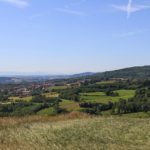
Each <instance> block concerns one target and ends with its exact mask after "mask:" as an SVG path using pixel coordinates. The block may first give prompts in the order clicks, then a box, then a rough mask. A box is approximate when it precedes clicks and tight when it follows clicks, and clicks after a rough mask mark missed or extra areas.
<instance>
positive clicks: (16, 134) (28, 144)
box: [0, 113, 150, 150]
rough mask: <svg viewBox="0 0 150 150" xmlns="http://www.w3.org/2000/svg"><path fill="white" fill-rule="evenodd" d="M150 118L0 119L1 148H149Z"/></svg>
mask: <svg viewBox="0 0 150 150" xmlns="http://www.w3.org/2000/svg"><path fill="white" fill-rule="evenodd" d="M149 147H150V119H149V118H133V117H126V116H125V117H116V116H113V117H91V116H88V115H86V114H82V113H71V114H68V115H61V116H56V117H55V116H54V117H44V116H42V117H40V116H29V117H23V118H0V149H1V150H9V149H11V150H18V149H21V150H27V149H28V150H35V149H36V150H49V149H50V150H149Z"/></svg>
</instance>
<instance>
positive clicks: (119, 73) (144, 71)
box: [0, 65, 150, 84]
mask: <svg viewBox="0 0 150 150" xmlns="http://www.w3.org/2000/svg"><path fill="white" fill-rule="evenodd" d="M70 78H88V79H93V78H94V79H102V78H141V79H146V78H149V79H150V65H148V66H140V67H139V66H137V67H130V68H124V69H119V70H114V71H106V72H101V73H93V72H84V73H79V74H74V75H39V76H38V75H34V76H12V77H11V76H10V77H0V84H6V83H21V82H39V81H46V80H53V79H70Z"/></svg>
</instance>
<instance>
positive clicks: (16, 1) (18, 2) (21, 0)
mask: <svg viewBox="0 0 150 150" xmlns="http://www.w3.org/2000/svg"><path fill="white" fill-rule="evenodd" d="M0 2H4V3H8V4H10V5H14V6H16V7H20V8H24V7H28V6H29V3H28V1H27V0H0Z"/></svg>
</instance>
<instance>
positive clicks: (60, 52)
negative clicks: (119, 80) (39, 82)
mask: <svg viewBox="0 0 150 150" xmlns="http://www.w3.org/2000/svg"><path fill="white" fill-rule="evenodd" d="M149 57H150V1H149V0H121V1H120V0H0V72H24V73H29V72H30V73H33V72H39V73H49V74H72V73H79V72H89V71H90V72H102V71H107V70H114V69H119V68H124V67H131V66H143V65H150V59H149Z"/></svg>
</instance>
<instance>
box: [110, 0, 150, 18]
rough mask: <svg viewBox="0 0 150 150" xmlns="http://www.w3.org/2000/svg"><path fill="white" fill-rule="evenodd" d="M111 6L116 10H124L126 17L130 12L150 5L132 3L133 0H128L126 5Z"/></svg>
mask: <svg viewBox="0 0 150 150" xmlns="http://www.w3.org/2000/svg"><path fill="white" fill-rule="evenodd" d="M112 7H113V8H114V9H116V10H118V11H124V12H126V13H127V18H129V17H130V16H131V14H132V13H135V12H138V11H141V10H144V9H148V8H150V6H146V5H134V4H133V0H129V1H128V4H127V5H112Z"/></svg>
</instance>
